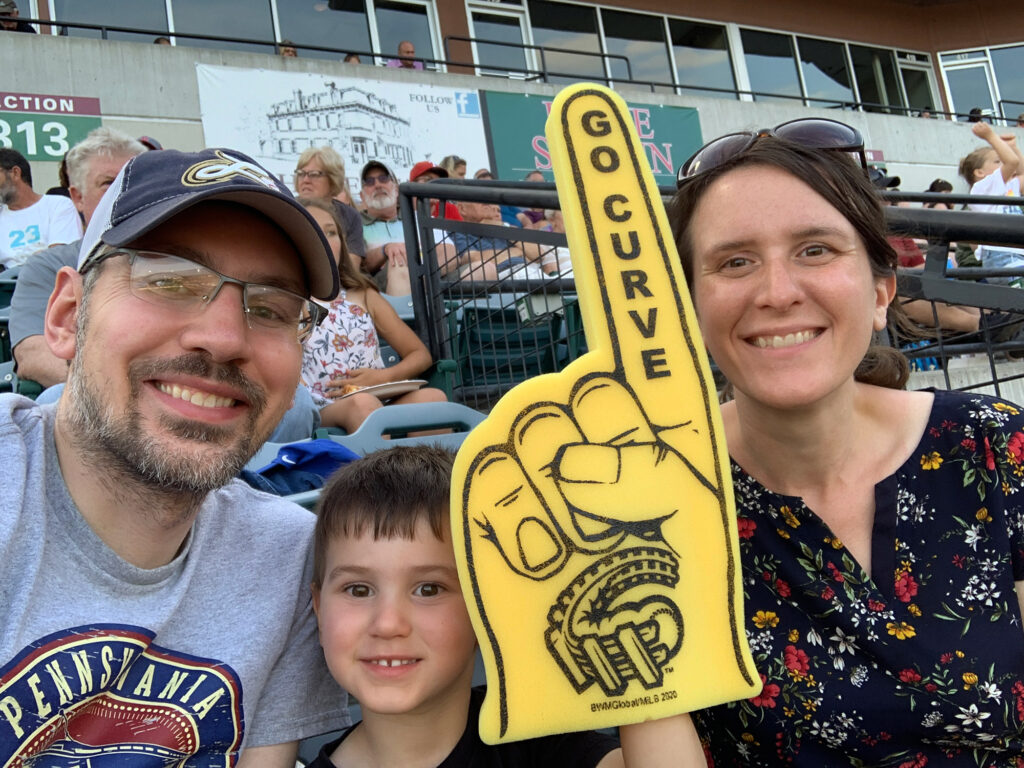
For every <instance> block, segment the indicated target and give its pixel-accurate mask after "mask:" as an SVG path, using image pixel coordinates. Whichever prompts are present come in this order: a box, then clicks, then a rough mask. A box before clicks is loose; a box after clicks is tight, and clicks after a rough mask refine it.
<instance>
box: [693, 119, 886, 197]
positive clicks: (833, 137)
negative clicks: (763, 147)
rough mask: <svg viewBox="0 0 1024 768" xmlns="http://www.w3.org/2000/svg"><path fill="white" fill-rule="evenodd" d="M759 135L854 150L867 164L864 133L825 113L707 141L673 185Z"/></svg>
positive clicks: (747, 146) (734, 153)
mask: <svg viewBox="0 0 1024 768" xmlns="http://www.w3.org/2000/svg"><path fill="white" fill-rule="evenodd" d="M763 136H776V137H778V138H780V139H786V140H788V141H792V142H793V143H794V144H800V145H801V146H804V147H808V148H809V149H834V150H838V151H840V152H856V153H857V154H858V155H859V157H860V164H861V167H862V168H864V169H867V167H868V163H867V158H866V157H865V156H864V137H862V136H861V135H860V131H858V130H857V129H856V128H854V127H853V126H851V125H847V124H846V123H840V122H839V121H838V120H829V119H828V118H827V117H801V118H798V119H796V120H790V121H788V122H785V123H781V124H779V125H776V126H775V127H774V128H762V129H761V130H759V131H741V132H738V133H727V134H726V135H725V136H719V137H718V138H717V139H714V140H713V141H709V142H708V143H707V144H705V145H704V146H703V147H701V148H700V149H698V150H697V151H696V152H694V153H693V155H691V156H690V159H689V160H687V161H686V162H685V163H683V164H682V165H681V166H680V168H679V173H678V174H677V175H676V186H677V187H681V186H682V185H683V184H685V183H686V182H687V181H689V180H690V179H692V178H693V177H695V176H698V175H700V174H701V173H704V172H705V171H710V170H711V169H712V168H717V167H718V166H719V165H722V164H723V163H725V162H727V161H729V160H731V159H732V158H734V157H736V156H737V155H739V154H741V153H743V152H745V151H747V150H748V149H750V147H752V146H753V145H754V142H755V141H757V140H758V139H760V138H761V137H763Z"/></svg>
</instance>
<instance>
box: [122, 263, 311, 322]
mask: <svg viewBox="0 0 1024 768" xmlns="http://www.w3.org/2000/svg"><path fill="white" fill-rule="evenodd" d="M125 253H127V254H128V256H129V258H130V264H131V277H130V281H129V286H130V290H131V292H132V295H133V296H135V297H136V298H139V299H142V300H143V301H146V302H149V303H151V304H156V305H159V306H165V307H174V308H175V309H177V310H179V311H185V312H196V311H198V310H200V309H201V308H202V307H204V306H206V305H207V304H209V303H210V302H211V301H213V300H214V299H215V298H216V296H217V294H218V293H219V292H220V290H221V288H222V287H223V286H224V284H225V283H232V284H235V285H238V286H240V287H241V288H242V306H243V309H244V311H245V317H246V321H247V323H248V325H249V328H251V329H257V330H263V331H266V332H268V333H271V334H274V335H278V334H280V335H286V336H288V337H291V338H295V337H298V340H299V341H303V340H304V339H305V338H307V337H308V336H309V334H310V333H312V330H313V327H314V326H315V325H316V322H317V321H318V318H319V317H320V316H321V314H322V313H321V312H320V307H318V306H317V305H316V304H315V303H313V302H311V301H310V300H309V299H306V298H304V297H302V296H299V295H298V294H297V293H292V292H291V291H287V290H285V289H283V288H277V287H275V286H271V285H260V284H257V283H246V282H244V281H242V280H236V279H234V278H232V277H227V276H225V275H222V274H220V273H219V272H217V271H216V270H213V269H210V268H209V267H206V266H204V265H202V264H198V263H196V262H194V261H190V260H189V259H186V258H184V257H181V256H172V255H170V254H162V253H155V252H152V251H125Z"/></svg>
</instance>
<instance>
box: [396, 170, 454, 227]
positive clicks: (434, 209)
mask: <svg viewBox="0 0 1024 768" xmlns="http://www.w3.org/2000/svg"><path fill="white" fill-rule="evenodd" d="M447 178H448V171H446V170H445V169H444V168H442V167H441V166H439V165H434V164H433V163H432V162H430V161H429V160H421V161H420V162H418V163H416V165H414V166H413V167H412V170H411V171H409V181H417V182H420V183H422V184H425V183H426V182H428V181H433V180H434V179H447ZM440 210H441V201H440V200H438V199H437V198H431V200H430V215H431V216H433V217H435V218H436V217H437V216H438V214H439V212H440ZM441 218H443V219H455V220H456V221H461V219H462V217H461V216H460V215H459V208H458V206H457V205H455V204H454V203H452V202H449V201H448V200H445V201H444V213H443V214H441Z"/></svg>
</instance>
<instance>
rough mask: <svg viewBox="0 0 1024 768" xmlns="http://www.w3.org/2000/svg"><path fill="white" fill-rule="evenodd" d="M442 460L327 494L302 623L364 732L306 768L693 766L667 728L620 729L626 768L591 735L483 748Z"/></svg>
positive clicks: (346, 479) (432, 458)
mask: <svg viewBox="0 0 1024 768" xmlns="http://www.w3.org/2000/svg"><path fill="white" fill-rule="evenodd" d="M452 458H453V457H452V455H451V454H450V453H449V452H448V451H445V450H444V449H442V448H437V447H433V446H426V445H420V446H413V447H399V448H391V449H389V450H386V451H380V452H377V453H373V454H370V455H369V456H366V457H365V458H363V459H360V460H359V461H355V462H352V463H351V464H348V465H346V466H344V467H342V468H341V469H340V470H338V472H336V473H335V474H334V476H333V477H332V478H331V479H330V480H329V481H328V482H327V484H326V485H325V486H324V489H323V491H322V493H321V496H320V503H319V505H318V508H317V523H316V529H315V533H314V543H313V585H312V587H313V609H314V611H316V615H317V621H318V623H319V627H320V644H321V646H323V649H324V655H325V656H326V658H327V667H328V668H329V669H330V670H331V674H332V675H333V676H334V679H335V680H337V681H338V683H340V684H341V686H342V687H343V688H345V689H346V690H348V691H349V692H350V693H351V694H352V695H353V696H354V697H355V698H356V699H357V700H358V701H359V704H360V706H361V707H362V712H363V721H362V722H361V723H358V724H356V725H354V726H352V727H351V728H349V729H348V730H347V731H345V733H344V734H343V735H342V736H341V738H340V739H338V740H336V741H334V742H332V743H330V744H327V745H326V746H325V747H324V748H323V749H322V750H321V751H320V754H319V756H318V757H317V758H316V760H314V761H313V762H312V763H310V765H309V766H308V768H348V767H349V766H364V765H374V766H394V767H395V768H398V767H399V766H401V768H434V767H435V766H436V767H438V768H461V767H462V766H480V767H481V768H484V767H488V766H494V767H495V768H497V767H498V766H515V767H516V768H529V767H530V766H552V767H555V766H557V768H594V766H597V768H618V767H619V766H623V765H624V764H629V765H637V766H641V765H642V766H651V768H655V767H660V766H665V765H672V766H677V767H678V768H683V767H684V766H696V765H700V766H703V765H704V757H703V753H702V751H701V749H700V746H699V744H698V743H697V742H696V740H695V739H694V740H693V742H692V743H685V744H683V743H681V742H680V739H679V733H680V732H681V729H680V728H679V727H678V725H677V724H676V723H673V721H672V719H666V720H661V721H656V722H655V723H644V724H642V725H636V726H629V728H624V729H622V732H623V733H622V735H623V740H624V742H625V743H626V746H627V749H628V750H629V752H630V754H636V756H637V759H636V762H635V763H633V762H632V760H631V759H629V758H627V760H628V762H627V763H624V762H623V752H622V751H621V750H619V749H618V748H617V746H618V745H617V744H616V741H615V739H613V738H611V737H610V736H605V735H603V734H600V733H595V732H582V733H570V734H564V735H559V736H544V737H541V738H536V739H527V740H524V741H518V742H512V743H509V744H501V745H496V746H489V745H486V744H484V743H483V742H482V741H481V740H480V736H479V734H478V732H477V722H478V720H479V716H480V705H481V703H482V701H483V696H484V690H483V689H482V688H473V687H472V678H473V666H474V660H475V653H476V638H475V636H474V635H473V626H472V624H471V623H470V620H469V613H468V612H467V610H466V604H465V601H464V600H463V596H462V591H461V589H460V585H459V578H458V571H457V569H456V565H455V552H454V550H453V548H452V539H451V527H450V526H451V523H450V521H449V511H448V509H449V491H450V482H451V471H452Z"/></svg>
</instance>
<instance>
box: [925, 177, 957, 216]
mask: <svg viewBox="0 0 1024 768" xmlns="http://www.w3.org/2000/svg"><path fill="white" fill-rule="evenodd" d="M952 191H953V185H952V184H950V183H949V182H948V181H946V180H945V179H936V180H935V181H933V182H932V183H931V184H929V185H928V189H926V190H925V192H943V193H945V194H949V193H950V192H952ZM940 205H941V206H942V207H943V208H947V209H949V210H951V211H952V210H953V209H954V208H955V206H954V205H953V204H952V203H936V202H927V203H925V204H924V207H925V208H935V207H936V206H940Z"/></svg>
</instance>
